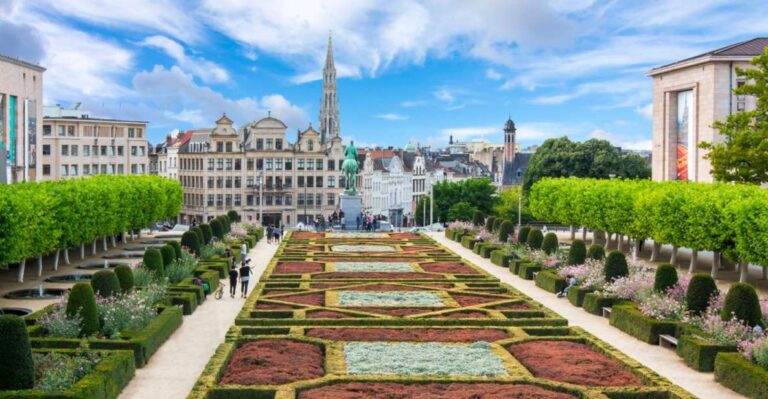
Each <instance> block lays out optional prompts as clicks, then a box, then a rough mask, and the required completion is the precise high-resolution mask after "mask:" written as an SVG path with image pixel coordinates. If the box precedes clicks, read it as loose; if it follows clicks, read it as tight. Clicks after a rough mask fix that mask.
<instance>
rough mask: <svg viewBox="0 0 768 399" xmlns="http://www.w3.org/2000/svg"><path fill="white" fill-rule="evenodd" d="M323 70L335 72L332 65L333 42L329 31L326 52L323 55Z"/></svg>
mask: <svg viewBox="0 0 768 399" xmlns="http://www.w3.org/2000/svg"><path fill="white" fill-rule="evenodd" d="M325 69H328V70H330V69H333V70H336V67H335V66H334V65H333V40H332V37H331V31H328V51H327V52H326V53H325Z"/></svg>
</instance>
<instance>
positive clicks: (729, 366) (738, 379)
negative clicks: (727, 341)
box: [715, 353, 768, 399]
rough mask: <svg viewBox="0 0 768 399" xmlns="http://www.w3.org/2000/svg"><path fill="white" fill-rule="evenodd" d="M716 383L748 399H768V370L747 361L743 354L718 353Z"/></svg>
mask: <svg viewBox="0 0 768 399" xmlns="http://www.w3.org/2000/svg"><path fill="white" fill-rule="evenodd" d="M715 381H717V382H719V383H720V384H723V386H726V387H728V388H730V389H732V390H734V391H736V392H738V393H740V394H742V395H744V396H746V397H748V398H753V399H768V384H767V383H766V381H768V370H766V369H764V368H762V367H760V366H759V365H757V364H755V363H753V362H751V361H749V360H747V359H745V358H744V356H743V355H742V354H741V353H718V354H717V357H716V358H715Z"/></svg>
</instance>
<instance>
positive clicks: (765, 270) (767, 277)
mask: <svg viewBox="0 0 768 399" xmlns="http://www.w3.org/2000/svg"><path fill="white" fill-rule="evenodd" d="M763 280H768V267H765V266H763Z"/></svg>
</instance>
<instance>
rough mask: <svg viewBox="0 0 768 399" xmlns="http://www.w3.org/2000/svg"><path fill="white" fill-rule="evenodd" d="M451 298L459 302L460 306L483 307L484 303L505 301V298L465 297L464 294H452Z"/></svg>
mask: <svg viewBox="0 0 768 399" xmlns="http://www.w3.org/2000/svg"><path fill="white" fill-rule="evenodd" d="M451 297H452V298H453V299H455V300H456V302H458V303H459V305H461V306H474V305H481V304H484V303H490V302H496V301H500V300H503V299H505V298H493V297H487V296H478V295H464V294H454V293H451Z"/></svg>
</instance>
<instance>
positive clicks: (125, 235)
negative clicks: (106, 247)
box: [120, 232, 128, 244]
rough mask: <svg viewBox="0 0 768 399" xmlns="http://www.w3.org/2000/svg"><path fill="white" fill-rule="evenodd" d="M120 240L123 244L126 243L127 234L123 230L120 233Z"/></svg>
mask: <svg viewBox="0 0 768 399" xmlns="http://www.w3.org/2000/svg"><path fill="white" fill-rule="evenodd" d="M120 241H122V242H123V244H127V243H128V234H125V232H122V233H120Z"/></svg>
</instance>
